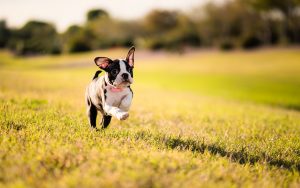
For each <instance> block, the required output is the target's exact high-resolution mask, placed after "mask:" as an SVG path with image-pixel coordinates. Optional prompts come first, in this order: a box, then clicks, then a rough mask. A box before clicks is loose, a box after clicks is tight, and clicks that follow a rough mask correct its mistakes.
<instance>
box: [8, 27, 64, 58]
mask: <svg viewBox="0 0 300 188" xmlns="http://www.w3.org/2000/svg"><path fill="white" fill-rule="evenodd" d="M9 42H10V44H9V45H10V48H11V49H12V50H13V51H14V52H15V53H16V54H19V55H26V54H58V53H60V52H61V45H60V39H59V35H58V34H57V32H56V29H55V27H54V26H52V25H51V24H48V23H45V22H40V21H29V22H28V23H26V24H25V25H24V26H23V27H22V28H20V29H17V30H14V31H13V32H12V37H11V39H10V41H9Z"/></svg>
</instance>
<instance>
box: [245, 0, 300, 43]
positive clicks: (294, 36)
mask: <svg viewBox="0 0 300 188" xmlns="http://www.w3.org/2000/svg"><path fill="white" fill-rule="evenodd" d="M247 2H248V3H250V4H251V5H252V7H254V8H255V9H256V10H259V11H263V12H270V11H274V10H275V11H279V12H280V13H282V15H283V24H282V26H283V29H282V30H283V35H284V37H286V38H287V39H288V40H289V42H298V43H300V26H299V23H300V15H299V10H300V9H299V8H300V0H247Z"/></svg>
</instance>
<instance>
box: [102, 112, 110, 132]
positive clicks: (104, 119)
mask: <svg viewBox="0 0 300 188" xmlns="http://www.w3.org/2000/svg"><path fill="white" fill-rule="evenodd" d="M110 120H111V116H106V115H103V116H102V122H101V125H102V128H103V129H105V128H106V127H108V125H109V123H110Z"/></svg>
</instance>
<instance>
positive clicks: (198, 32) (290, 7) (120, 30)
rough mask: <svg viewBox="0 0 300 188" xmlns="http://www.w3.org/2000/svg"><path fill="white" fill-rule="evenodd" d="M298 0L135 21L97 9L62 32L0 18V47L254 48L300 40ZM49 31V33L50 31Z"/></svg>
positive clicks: (267, 0)
mask: <svg viewBox="0 0 300 188" xmlns="http://www.w3.org/2000/svg"><path fill="white" fill-rule="evenodd" d="M299 10H300V1H299V0H285V1H281V0H245V1H244V0H230V1H224V2H223V3H212V2H208V3H207V4H205V5H204V6H201V7H198V8H195V10H191V11H190V12H185V13H183V12H180V11H170V10H152V11H151V12H149V13H148V14H147V15H146V16H144V17H142V18H139V19H136V20H130V21H124V20H119V19H115V18H113V17H111V16H110V15H109V13H108V12H106V11H105V10H103V9H92V10H90V11H89V12H88V13H87V14H86V21H85V23H83V24H82V25H80V26H70V27H69V28H68V29H67V30H66V31H65V32H63V33H61V34H58V33H57V32H56V30H55V27H54V26H53V25H52V24H49V23H45V22H38V21H31V22H28V23H27V24H26V25H25V26H24V27H23V28H16V29H13V28H7V26H6V24H5V21H2V22H0V48H10V49H12V50H13V51H14V52H16V53H17V54H20V55H22V54H42V53H60V52H66V53H75V52H82V51H90V50H98V49H107V48H112V47H128V46H131V45H136V46H137V47H139V48H145V49H152V50H160V49H166V50H173V51H180V52H181V51H184V50H185V49H187V48H198V47H209V48H211V47H219V48H220V49H223V50H231V49H236V48H243V49H250V48H257V47H260V46H264V45H265V46H271V45H281V44H284V45H295V44H296V45H297V44H300V13H299ZM46 36H47V37H46Z"/></svg>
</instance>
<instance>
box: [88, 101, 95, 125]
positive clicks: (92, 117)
mask: <svg viewBox="0 0 300 188" xmlns="http://www.w3.org/2000/svg"><path fill="white" fill-rule="evenodd" d="M87 115H88V119H89V123H90V126H91V127H92V128H96V119H97V109H96V107H95V106H94V105H93V104H92V103H91V101H88V105H87Z"/></svg>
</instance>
